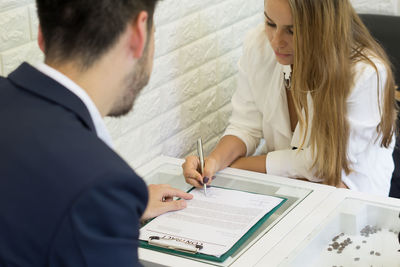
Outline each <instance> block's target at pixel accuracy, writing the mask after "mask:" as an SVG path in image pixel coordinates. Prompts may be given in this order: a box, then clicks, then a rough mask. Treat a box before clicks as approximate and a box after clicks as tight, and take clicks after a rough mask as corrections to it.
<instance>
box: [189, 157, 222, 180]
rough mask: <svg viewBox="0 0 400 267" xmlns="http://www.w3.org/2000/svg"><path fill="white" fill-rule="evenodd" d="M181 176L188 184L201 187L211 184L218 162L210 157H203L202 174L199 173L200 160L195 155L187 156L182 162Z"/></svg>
mask: <svg viewBox="0 0 400 267" xmlns="http://www.w3.org/2000/svg"><path fill="white" fill-rule="evenodd" d="M182 169H183V176H184V177H185V180H186V182H187V183H188V184H191V185H193V186H195V187H202V186H203V185H204V184H207V185H209V184H211V181H212V179H213V177H214V174H215V173H216V172H217V171H218V163H217V161H216V160H215V159H214V158H212V157H206V158H205V159H204V174H203V175H202V174H201V173H200V160H199V158H198V157H196V156H188V157H186V159H185V162H184V163H183V164H182Z"/></svg>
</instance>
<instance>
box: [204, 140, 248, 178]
mask: <svg viewBox="0 0 400 267" xmlns="http://www.w3.org/2000/svg"><path fill="white" fill-rule="evenodd" d="M246 151H247V148H246V145H245V144H244V143H243V141H242V140H240V139H239V138H238V137H236V136H233V135H226V136H224V137H222V139H221V140H220V141H219V142H218V144H217V146H216V147H215V149H214V150H213V151H212V152H211V153H210V155H209V156H208V157H210V158H213V159H215V160H216V162H217V171H219V170H222V169H224V168H225V167H228V166H229V165H230V164H232V162H234V161H235V160H236V159H238V158H239V157H243V156H245V155H246Z"/></svg>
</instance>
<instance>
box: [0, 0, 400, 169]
mask: <svg viewBox="0 0 400 267" xmlns="http://www.w3.org/2000/svg"><path fill="white" fill-rule="evenodd" d="M352 2H353V4H354V6H355V7H356V9H357V10H358V11H359V12H370V13H385V14H396V12H397V14H400V0H379V1H375V0H352ZM263 3H264V1H263V0H163V1H161V2H160V4H159V6H158V8H157V12H156V14H155V25H156V54H155V63H154V71H153V75H152V78H151V80H150V83H149V85H148V86H147V87H146V88H145V89H144V90H143V92H142V93H141V95H140V97H139V98H138V99H137V101H136V103H135V106H134V110H133V112H131V113H129V114H128V115H127V116H125V117H123V118H119V119H110V118H107V119H106V123H107V126H108V128H109V130H110V132H111V135H112V137H113V139H114V141H115V146H116V149H117V151H118V152H119V153H120V154H121V155H122V156H123V157H124V158H125V159H126V160H127V161H128V162H129V163H130V164H131V165H132V166H134V167H137V166H140V165H142V164H143V163H145V162H147V161H148V160H150V159H152V158H153V157H155V156H157V155H160V154H164V155H169V156H175V157H184V156H185V155H187V154H189V153H192V152H193V151H194V149H195V145H194V144H195V141H196V139H197V138H198V137H199V136H202V137H203V142H204V143H205V149H204V150H205V153H206V154H207V153H208V152H209V151H210V150H211V149H212V147H213V146H214V145H215V143H216V142H217V141H218V138H219V136H220V135H221V134H222V133H223V131H224V129H225V127H226V124H227V121H228V118H229V116H230V112H231V109H230V105H229V101H230V97H231V95H232V93H233V91H234V89H235V87H236V79H235V73H236V62H237V60H238V58H239V56H240V54H241V44H242V40H243V37H244V34H245V32H246V31H247V30H248V29H249V28H251V27H252V26H254V25H255V24H257V23H258V22H259V21H261V20H262V11H263ZM37 25H38V21H37V16H36V14H35V3H34V1H33V0H0V74H1V75H7V74H8V73H10V72H11V71H12V70H13V69H15V68H16V67H17V66H18V65H19V64H20V62H22V61H28V62H30V63H34V62H37V61H40V60H43V55H42V54H41V52H40V50H39V49H38V47H37V44H36V38H37Z"/></svg>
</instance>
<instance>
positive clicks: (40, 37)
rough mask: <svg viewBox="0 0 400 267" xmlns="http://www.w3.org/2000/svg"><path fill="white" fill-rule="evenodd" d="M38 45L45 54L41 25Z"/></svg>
mask: <svg viewBox="0 0 400 267" xmlns="http://www.w3.org/2000/svg"><path fill="white" fill-rule="evenodd" d="M38 45H39V48H40V50H42V52H43V53H44V49H45V47H44V39H43V33H42V28H41V27H40V25H39V28H38Z"/></svg>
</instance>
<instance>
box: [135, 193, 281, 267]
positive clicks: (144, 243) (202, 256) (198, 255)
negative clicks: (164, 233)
mask: <svg viewBox="0 0 400 267" xmlns="http://www.w3.org/2000/svg"><path fill="white" fill-rule="evenodd" d="M215 187H218V186H215ZM219 188H223V187H219ZM193 189H194V187H193V188H191V189H190V190H189V191H188V192H190V191H192V190H193ZM224 189H228V190H236V189H230V188H224ZM236 191H240V190H236ZM248 193H252V194H256V193H253V192H248ZM274 197H275V196H274ZM276 198H280V199H282V201H281V203H279V204H278V205H277V206H276V207H275V208H273V209H272V210H271V211H270V212H268V213H267V214H265V215H264V216H263V217H262V218H261V219H260V220H259V221H258V222H257V223H256V224H254V225H253V226H252V227H251V228H250V229H249V230H248V231H247V232H246V233H245V234H244V235H243V236H242V237H241V238H240V239H239V240H238V241H237V242H236V243H235V245H233V246H232V247H231V248H230V249H229V250H228V251H227V252H225V253H224V254H222V255H221V256H220V257H216V256H212V255H207V254H202V253H200V252H199V253H195V254H193V253H188V252H183V251H177V250H173V249H168V248H163V247H159V246H154V245H150V244H149V243H148V242H147V241H143V240H139V246H140V247H141V248H147V249H151V250H155V251H159V252H164V253H168V254H173V255H182V256H186V257H191V258H196V259H202V260H208V261H215V262H223V261H225V260H226V259H227V258H229V257H230V256H231V255H233V253H235V252H236V251H237V250H238V249H239V248H240V246H241V245H243V244H244V242H246V240H247V239H248V238H249V237H250V236H251V235H252V234H253V233H254V232H255V231H256V230H257V229H258V228H259V227H260V226H261V225H262V224H263V223H264V222H265V221H266V220H268V218H269V217H270V216H271V215H272V214H274V212H275V211H276V210H278V209H279V208H280V207H281V206H282V205H283V203H285V201H286V200H287V198H283V197H276ZM150 221H151V220H150ZM150 221H149V222H150Z"/></svg>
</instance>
